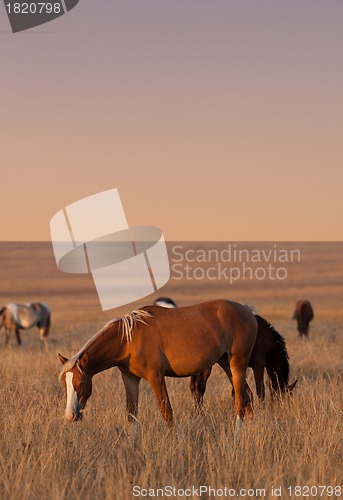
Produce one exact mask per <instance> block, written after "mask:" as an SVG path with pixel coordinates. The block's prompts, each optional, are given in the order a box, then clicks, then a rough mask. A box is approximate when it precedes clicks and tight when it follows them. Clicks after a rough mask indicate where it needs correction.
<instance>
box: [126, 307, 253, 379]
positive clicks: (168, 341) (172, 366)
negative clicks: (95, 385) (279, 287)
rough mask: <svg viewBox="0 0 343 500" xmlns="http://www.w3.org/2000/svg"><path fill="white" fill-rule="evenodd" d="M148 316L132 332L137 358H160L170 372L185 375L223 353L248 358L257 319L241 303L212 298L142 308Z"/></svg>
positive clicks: (197, 370)
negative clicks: (175, 304) (190, 302)
mask: <svg viewBox="0 0 343 500" xmlns="http://www.w3.org/2000/svg"><path fill="white" fill-rule="evenodd" d="M144 309H145V310H147V311H148V312H149V313H150V314H151V315H152V318H151V319H150V320H149V321H148V322H147V323H148V324H141V325H140V326H139V328H138V329H137V332H136V333H135V335H134V339H136V340H135V341H134V342H133V343H134V344H136V346H137V349H135V346H134V351H135V353H136V355H137V356H138V357H140V358H142V357H144V358H145V357H146V356H147V355H149V358H150V359H151V358H152V357H153V356H155V357H156V363H159V362H160V361H161V359H163V360H164V364H165V366H167V372H166V373H168V374H170V375H172V376H173V375H177V376H188V375H191V374H193V373H199V372H200V371H204V370H206V369H208V368H210V367H211V366H212V365H213V364H214V363H216V362H217V361H218V360H219V359H220V357H221V356H223V355H224V354H226V353H227V354H229V355H230V356H231V353H232V354H236V353H242V355H243V356H244V357H247V358H248V359H249V357H250V353H251V350H252V348H253V345H254V342H255V338H256V334H257V323H256V320H255V317H254V315H253V314H252V313H251V311H250V310H249V309H248V308H247V307H245V306H242V305H241V304H238V303H236V302H231V301H226V300H216V301H210V302H205V303H202V304H196V305H193V306H187V307H180V308H175V309H163V308H161V307H158V306H147V307H145V308H144Z"/></svg>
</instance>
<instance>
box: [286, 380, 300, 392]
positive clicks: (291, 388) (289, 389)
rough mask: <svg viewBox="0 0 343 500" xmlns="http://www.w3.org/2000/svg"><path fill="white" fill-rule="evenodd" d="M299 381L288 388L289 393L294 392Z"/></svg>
mask: <svg viewBox="0 0 343 500" xmlns="http://www.w3.org/2000/svg"><path fill="white" fill-rule="evenodd" d="M297 382H298V379H297V380H296V381H295V382H293V384H291V385H289V386H288V392H292V391H293V390H294V387H295V386H296V385H297Z"/></svg>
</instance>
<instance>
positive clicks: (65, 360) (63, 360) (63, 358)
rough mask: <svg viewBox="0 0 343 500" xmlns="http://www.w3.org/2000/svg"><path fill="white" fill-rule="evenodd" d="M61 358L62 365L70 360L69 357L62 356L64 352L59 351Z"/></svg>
mask: <svg viewBox="0 0 343 500" xmlns="http://www.w3.org/2000/svg"><path fill="white" fill-rule="evenodd" d="M58 357H59V360H60V361H61V363H62V365H64V363H66V362H67V361H68V358H65V357H64V356H62V354H60V353H58Z"/></svg>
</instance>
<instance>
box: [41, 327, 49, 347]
mask: <svg viewBox="0 0 343 500" xmlns="http://www.w3.org/2000/svg"><path fill="white" fill-rule="evenodd" d="M48 333H49V327H48V326H47V327H44V328H39V336H40V340H41V345H43V344H44V349H45V350H46V351H47V350H48V341H47V338H46V337H47V335H48Z"/></svg>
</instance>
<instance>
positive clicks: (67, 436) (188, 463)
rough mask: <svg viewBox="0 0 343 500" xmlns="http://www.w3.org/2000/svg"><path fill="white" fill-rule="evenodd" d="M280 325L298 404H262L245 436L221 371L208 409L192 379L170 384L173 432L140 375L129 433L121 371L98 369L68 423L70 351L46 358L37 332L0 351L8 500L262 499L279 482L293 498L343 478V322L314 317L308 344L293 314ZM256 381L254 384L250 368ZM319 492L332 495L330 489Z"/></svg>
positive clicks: (73, 341) (2, 484) (1, 489)
mask: <svg viewBox="0 0 343 500" xmlns="http://www.w3.org/2000/svg"><path fill="white" fill-rule="evenodd" d="M276 326H277V327H278V328H279V329H280V331H282V332H283V333H284V334H285V335H286V338H287V341H288V347H289V351H290V357H291V363H292V379H293V378H294V377H295V376H296V377H298V378H299V383H298V386H297V390H296V392H295V394H294V397H293V398H292V401H286V402H282V403H280V404H279V405H274V406H271V405H270V402H269V400H267V402H266V405H264V406H263V405H256V409H255V413H254V416H253V418H252V419H250V421H249V422H247V423H246V425H245V427H244V429H243V433H242V436H241V440H240V442H239V443H238V444H237V443H235V442H234V411H233V406H232V401H231V397H230V388H229V384H228V381H227V379H226V377H225V375H224V374H223V373H222V372H221V371H220V369H219V368H217V369H215V371H214V374H213V376H212V377H211V379H210V380H209V384H208V391H207V393H206V396H205V406H204V410H203V412H201V413H196V412H195V411H194V408H193V401H192V400H191V396H190V392H189V388H188V380H172V379H169V380H168V389H169V393H170V397H171V401H172V405H173V409H174V417H175V432H174V433H173V434H172V435H171V434H170V433H169V432H168V431H167V429H166V426H165V424H164V422H163V420H162V418H161V416H160V414H159V411H158V408H157V403H156V401H155V398H154V395H153V393H152V391H151V389H150V387H149V386H148V384H147V383H146V382H142V384H141V394H140V409H139V425H138V430H137V432H136V433H131V431H130V428H129V426H128V424H127V422H126V416H125V410H124V390H123V386H122V382H121V379H120V374H119V372H118V370H116V369H114V370H110V371H108V372H105V373H102V374H99V375H97V376H96V377H95V379H94V389H93V395H92V396H91V399H90V400H89V403H88V405H87V409H86V411H85V416H84V419H83V421H82V422H80V423H75V424H70V423H68V422H67V421H65V419H64V416H63V413H64V406H65V395H64V391H63V388H62V387H61V386H59V383H58V380H57V378H58V371H59V365H58V360H57V354H56V353H57V350H61V349H62V352H63V353H64V354H66V353H65V351H63V347H64V349H66V346H65V345H63V343H62V342H61V344H60V345H59V346H56V345H52V346H51V348H50V351H49V353H48V354H47V355H45V354H44V353H42V352H40V351H39V349H38V347H39V344H38V335H37V334H35V333H34V332H31V333H29V334H28V335H29V336H30V337H29V338H25V339H24V344H26V345H24V348H23V349H19V348H16V347H14V346H12V347H10V348H9V349H7V350H4V349H1V355H2V356H1V364H0V371H1V382H2V383H1V391H0V405H1V413H0V419H1V421H0V428H1V431H2V439H1V445H0V449H1V451H0V461H1V476H0V498H2V499H4V500H5V499H11V500H12V499H19V498H21V499H38V498H39V499H42V498H43V499H61V500H62V499H63V500H66V499H72V498H73V499H74V498H83V499H91V498H92V499H93V498H111V499H117V498H118V499H125V498H132V493H133V486H134V485H138V486H140V487H142V488H143V487H144V488H157V487H164V486H166V485H171V486H175V487H177V488H186V487H191V486H193V485H194V486H196V487H199V486H200V485H209V486H212V487H214V488H223V487H225V486H226V487H228V488H229V487H230V488H235V489H236V491H239V490H240V489H241V488H245V489H248V488H255V489H256V488H263V489H265V490H266V498H272V497H271V491H272V487H274V488H275V487H280V486H282V487H283V496H282V498H287V495H286V489H285V488H286V487H288V486H294V485H310V486H311V485H316V486H319V485H341V482H342V477H343V449H342V409H343V405H342V382H343V369H342V359H343V358H342V354H343V348H342V342H341V338H340V336H339V327H338V326H337V325H336V324H331V323H330V322H326V323H322V324H321V323H320V322H318V324H317V326H316V328H315V329H314V330H312V339H311V341H310V342H309V343H304V342H301V341H300V340H298V338H297V337H296V332H295V331H294V325H293V324H292V323H291V322H284V321H281V322H279V323H277V324H276ZM85 328H86V327H85V326H84V327H79V329H76V330H75V332H74V335H73V336H72V337H71V338H70V346H69V348H70V349H71V350H73V349H74V350H76V349H77V348H78V347H80V344H82V342H83V340H82V341H81V339H83V337H84V335H85V331H84V330H85ZM91 333H94V332H89V335H91ZM35 335H36V336H37V337H36V336H35ZM87 337H88V334H87V333H86V338H87ZM67 354H68V353H67ZM249 378H250V382H251V384H252V381H251V374H250V375H249ZM252 385H253V384H252ZM250 493H252V492H250ZM158 497H159V498H161V494H160V495H158ZM336 497H338V496H337V495H336ZM202 498H207V496H206V494H205V495H203V496H202ZM242 498H243V497H242ZM322 498H329V497H328V495H327V494H325V493H324V495H323V496H322ZM330 498H335V496H331V497H330Z"/></svg>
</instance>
